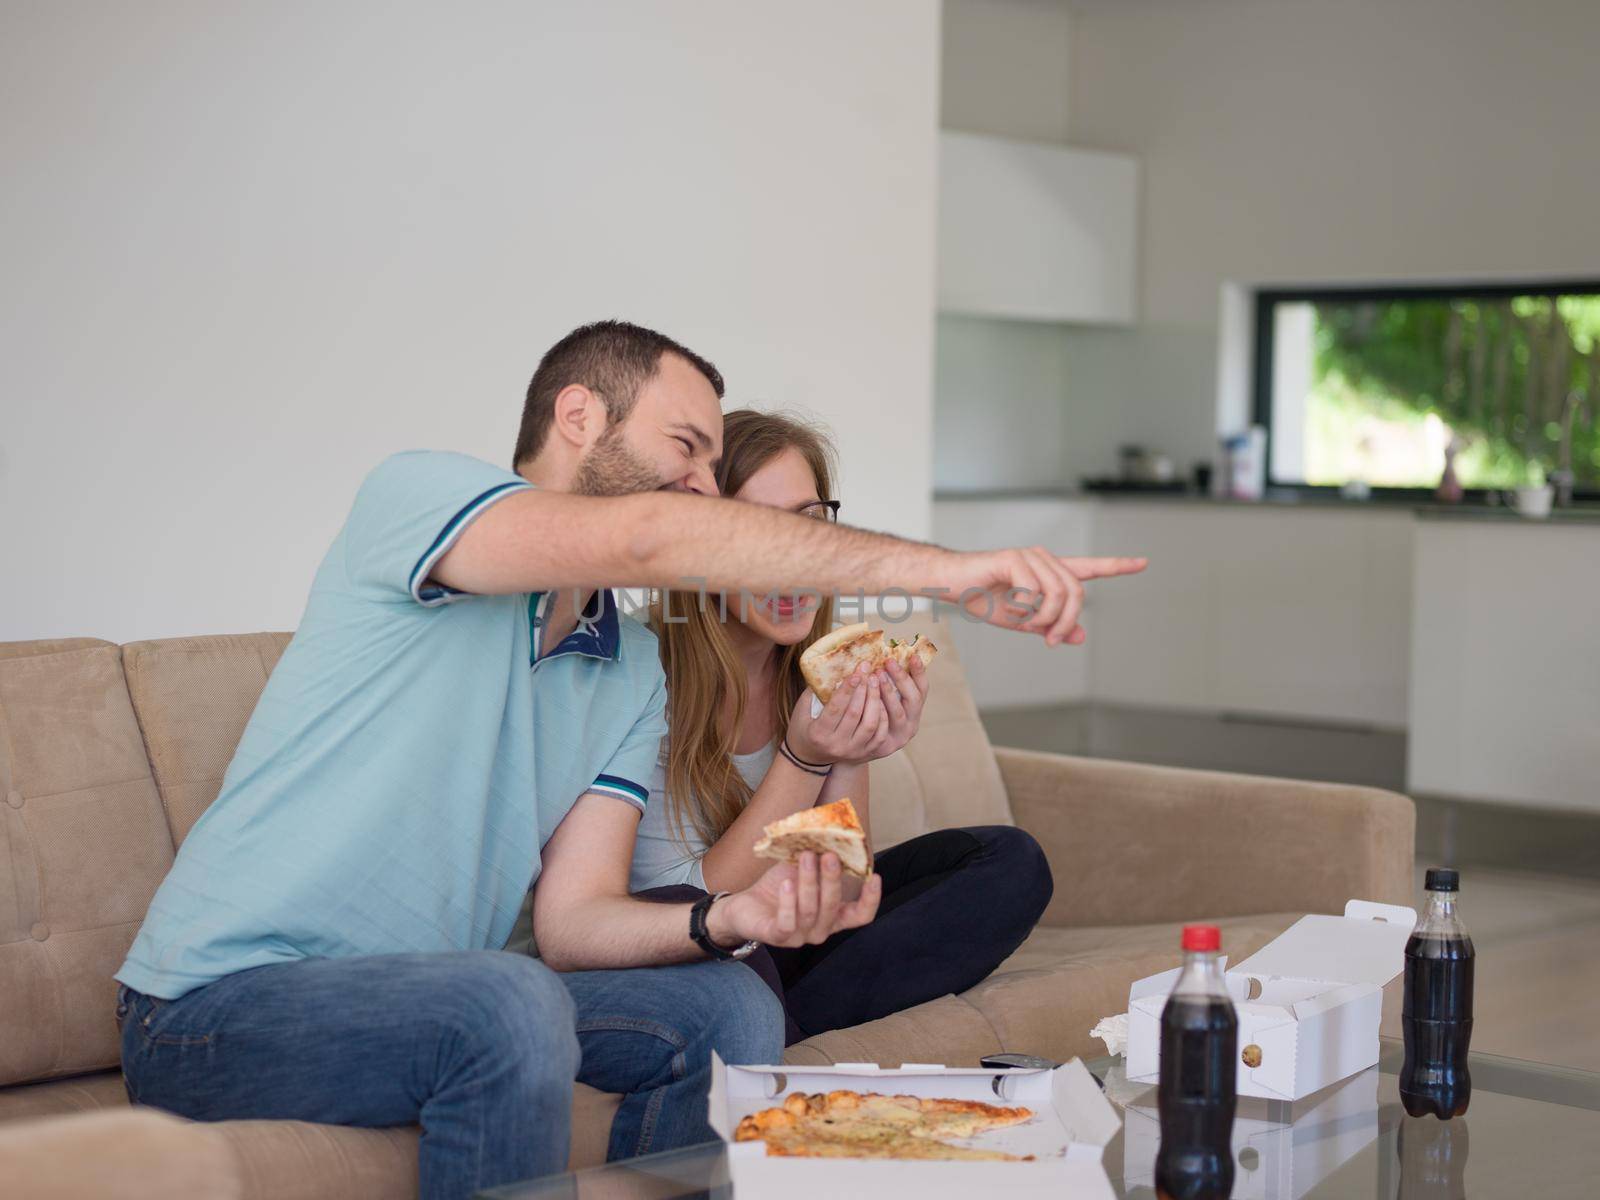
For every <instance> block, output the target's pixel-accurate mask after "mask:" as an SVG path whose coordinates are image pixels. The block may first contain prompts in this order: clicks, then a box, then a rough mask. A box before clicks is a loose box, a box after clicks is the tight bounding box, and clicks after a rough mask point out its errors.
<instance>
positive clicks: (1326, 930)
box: [1127, 900, 1417, 1100]
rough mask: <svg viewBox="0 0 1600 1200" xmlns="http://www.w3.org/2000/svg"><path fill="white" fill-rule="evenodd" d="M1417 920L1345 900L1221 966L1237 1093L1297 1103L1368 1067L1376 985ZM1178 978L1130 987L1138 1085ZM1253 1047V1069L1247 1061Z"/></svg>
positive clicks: (1150, 1071)
mask: <svg viewBox="0 0 1600 1200" xmlns="http://www.w3.org/2000/svg"><path fill="white" fill-rule="evenodd" d="M1416 923H1417V914H1416V912H1415V911H1414V910H1412V909H1409V908H1404V907H1401V906H1400V905H1395V904H1377V903H1374V902H1372V901H1370V900H1351V901H1350V902H1349V903H1348V904H1346V905H1345V907H1344V916H1342V917H1331V916H1322V915H1313V916H1307V917H1301V918H1300V919H1299V920H1298V921H1296V922H1295V923H1294V924H1293V925H1292V926H1290V927H1289V929H1288V930H1286V931H1285V932H1284V933H1282V934H1281V935H1279V936H1278V937H1276V938H1274V939H1273V940H1272V941H1270V942H1268V943H1267V944H1266V945H1265V946H1263V947H1262V948H1261V949H1260V950H1258V951H1257V952H1256V953H1255V954H1252V955H1251V956H1250V957H1249V958H1247V959H1245V961H1244V962H1242V963H1240V964H1239V965H1238V966H1236V967H1233V968H1231V969H1229V970H1227V972H1226V973H1225V974H1224V976H1223V981H1224V983H1225V984H1226V985H1227V988H1228V994H1229V995H1230V996H1231V997H1232V998H1233V1006H1234V1009H1235V1010H1236V1011H1237V1012H1238V1014H1239V1052H1240V1053H1239V1063H1238V1064H1237V1066H1238V1090H1239V1095H1241V1096H1259V1097H1261V1098H1262V1099H1265V1100H1298V1099H1300V1098H1301V1097H1302V1096H1309V1095H1310V1094H1311V1093H1312V1092H1316V1091H1320V1090H1321V1089H1323V1088H1325V1087H1327V1086H1328V1085H1329V1084H1331V1083H1337V1082H1338V1081H1339V1080H1341V1079H1345V1078H1347V1077H1349V1076H1351V1075H1354V1074H1355V1073H1356V1072H1357V1071H1363V1070H1365V1069H1366V1068H1368V1067H1370V1066H1372V1065H1373V1064H1374V1063H1376V1062H1377V1061H1378V1022H1379V1019H1380V1017H1381V1015H1382V1008H1383V985H1384V984H1386V983H1388V982H1389V981H1390V980H1391V979H1393V978H1395V976H1397V975H1399V974H1400V971H1401V970H1402V968H1403V967H1404V966H1405V946H1406V939H1407V938H1409V937H1410V936H1411V930H1412V928H1413V927H1414V926H1415V925H1416ZM1225 965H1226V964H1225ZM1177 980H1178V971H1177V970H1172V971H1163V972H1162V973H1161V974H1159V975H1151V976H1149V977H1147V978H1145V979H1141V980H1139V981H1138V982H1137V983H1135V984H1134V985H1133V986H1132V987H1131V988H1130V989H1129V990H1128V1067H1127V1070H1128V1078H1129V1079H1130V1080H1132V1081H1134V1082H1136V1083H1154V1082H1156V1081H1157V1079H1158V1078H1159V1077H1160V1073H1161V1064H1160V1052H1161V1010H1162V1008H1163V1007H1165V1005H1166V1003H1167V995H1168V993H1170V992H1171V991H1172V987H1173V984H1175V983H1176V982H1177ZM1251 1048H1254V1051H1252V1049H1251ZM1254 1052H1259V1055H1260V1061H1259V1062H1258V1063H1257V1065H1255V1066H1253V1067H1252V1066H1249V1065H1247V1063H1246V1061H1245V1059H1246V1055H1247V1053H1248V1054H1250V1056H1251V1057H1254Z"/></svg>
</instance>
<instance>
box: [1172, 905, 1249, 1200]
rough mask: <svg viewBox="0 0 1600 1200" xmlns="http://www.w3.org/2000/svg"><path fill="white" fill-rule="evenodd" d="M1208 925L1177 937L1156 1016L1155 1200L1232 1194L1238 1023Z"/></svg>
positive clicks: (1216, 1199) (1215, 935) (1220, 1199)
mask: <svg viewBox="0 0 1600 1200" xmlns="http://www.w3.org/2000/svg"><path fill="white" fill-rule="evenodd" d="M1221 948H1222V935H1221V934H1220V933H1219V932H1218V930H1217V927H1216V926H1215V925H1187V926H1185V927H1184V930H1183V971H1182V973H1181V974H1180V975H1179V976H1178V982H1177V984H1176V985H1175V986H1174V987H1173V989H1172V995H1171V996H1170V997H1168V999H1167V1006H1166V1008H1164V1009H1163V1010H1162V1012H1161V1082H1160V1085H1159V1087H1158V1091H1157V1097H1158V1103H1159V1106H1160V1109H1161V1150H1160V1152H1159V1153H1158V1154H1157V1155H1156V1195H1158V1196H1159V1197H1161V1200H1225V1198H1226V1197H1227V1196H1228V1195H1229V1194H1230V1193H1232V1191H1233V1110H1234V1107H1235V1105H1236V1104H1237V1100H1238V1093H1237V1090H1236V1087H1235V1072H1236V1071H1237V1070H1238V1067H1237V1065H1236V1063H1237V1057H1238V1044H1239V1018H1238V1016H1237V1015H1235V1013H1234V1011H1233V1002H1232V1001H1231V1000H1229V999H1228V992H1227V989H1226V988H1224V987H1223V985H1222V968H1221V965H1220V964H1219V963H1218V961H1217V952H1218V951H1219V950H1220V949H1221Z"/></svg>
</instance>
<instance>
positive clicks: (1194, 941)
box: [1183, 925, 1222, 950]
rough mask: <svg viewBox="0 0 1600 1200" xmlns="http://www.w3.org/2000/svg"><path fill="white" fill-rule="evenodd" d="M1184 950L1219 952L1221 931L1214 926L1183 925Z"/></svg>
mask: <svg viewBox="0 0 1600 1200" xmlns="http://www.w3.org/2000/svg"><path fill="white" fill-rule="evenodd" d="M1183 948H1184V949H1185V950H1221V949H1222V930H1220V929H1218V928H1217V927H1216V926H1215V925H1185V926H1184V927H1183Z"/></svg>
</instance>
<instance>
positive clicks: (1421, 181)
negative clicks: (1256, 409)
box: [1068, 0, 1600, 459]
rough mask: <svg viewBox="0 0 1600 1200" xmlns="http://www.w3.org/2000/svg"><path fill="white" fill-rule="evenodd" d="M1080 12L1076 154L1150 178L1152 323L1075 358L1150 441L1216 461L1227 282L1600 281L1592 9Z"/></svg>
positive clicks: (1571, 3)
mask: <svg viewBox="0 0 1600 1200" xmlns="http://www.w3.org/2000/svg"><path fill="white" fill-rule="evenodd" d="M1070 11H1071V28H1072V36H1071V49H1072V61H1071V66H1070V70H1069V73H1068V74H1069V81H1070V88H1071V91H1070V105H1071V108H1070V111H1071V137H1072V141H1074V142H1075V143H1078V144H1082V145H1086V146H1098V147H1102V148H1107V149H1116V150H1123V151H1127V152H1130V153H1133V154H1135V155H1137V156H1138V157H1139V160H1140V162H1141V165H1142V169H1143V172H1144V174H1143V201H1142V205H1143V213H1142V224H1141V230H1140V232H1141V242H1140V259H1141V279H1142V287H1141V293H1142V295H1141V306H1142V307H1141V311H1142V317H1143V325H1142V327H1141V329H1140V331H1139V335H1138V337H1137V338H1134V339H1127V338H1121V337H1119V336H1118V335H1116V334H1106V333H1099V332H1096V331H1083V332H1081V333H1079V334H1075V335H1074V339H1075V340H1074V347H1073V357H1072V359H1071V363H1072V378H1073V381H1074V384H1073V386H1074V389H1076V386H1077V384H1078V383H1079V382H1082V383H1084V384H1085V385H1086V386H1091V387H1096V388H1101V387H1103V386H1105V385H1106V384H1109V383H1115V382H1116V381H1119V380H1120V381H1128V383H1127V386H1128V387H1129V393H1128V403H1127V405H1126V407H1125V409H1124V411H1125V413H1126V415H1127V420H1128V431H1129V437H1130V439H1131V438H1132V436H1133V435H1134V434H1135V433H1137V436H1138V437H1140V438H1145V439H1147V440H1153V439H1154V437H1155V435H1156V434H1158V433H1159V434H1160V435H1161V437H1162V442H1161V444H1162V445H1163V446H1164V447H1165V448H1166V449H1168V450H1169V451H1172V452H1174V453H1176V454H1177V455H1178V456H1179V457H1180V458H1182V459H1188V458H1191V457H1199V456H1204V455H1208V454H1210V453H1211V450H1212V438H1213V432H1214V408H1213V403H1212V391H1213V380H1214V363H1215V347H1216V328H1217V318H1218V290H1219V287H1220V285H1221V284H1222V283H1223V281H1224V280H1228V279H1236V280H1244V281H1255V282H1262V281H1266V282H1326V281H1339V280H1379V279H1403V278H1408V277H1409V278H1416V277H1424V278H1437V277H1446V276H1456V277H1461V276H1468V277H1471V276H1481V277H1488V276H1517V275H1528V274H1550V273H1554V274H1565V275H1584V274H1588V275H1593V274H1595V273H1597V272H1600V237H1597V235H1596V223H1595V206H1594V197H1595V196H1596V195H1597V194H1600V156H1597V155H1596V154H1595V153H1593V150H1594V144H1595V134H1594V115H1593V114H1594V88H1593V73H1594V72H1593V64H1594V62H1595V60H1596V58H1597V56H1600V21H1597V20H1596V13H1595V6H1594V4H1593V3H1592V2H1590V0H1540V3H1537V4H1528V3H1523V2H1519V0H1406V2H1405V3H1403V4H1402V3H1395V2H1394V0H1340V2H1339V3H1335V4H1330V3H1327V2H1326V0H1206V3H1203V4H1197V3H1195V2H1194V0H1139V2H1138V3H1127V2H1125V0H1073V3H1072V4H1071V5H1070ZM1076 401H1077V394H1076V391H1075V390H1074V394H1073V395H1072V396H1070V397H1069V404H1070V403H1076ZM1114 449H1115V446H1114V444H1112V443H1108V444H1107V446H1106V447H1105V453H1106V454H1108V455H1109V454H1110V453H1111V452H1113V451H1114Z"/></svg>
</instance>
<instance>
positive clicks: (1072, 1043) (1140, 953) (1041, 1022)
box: [784, 913, 1303, 1067]
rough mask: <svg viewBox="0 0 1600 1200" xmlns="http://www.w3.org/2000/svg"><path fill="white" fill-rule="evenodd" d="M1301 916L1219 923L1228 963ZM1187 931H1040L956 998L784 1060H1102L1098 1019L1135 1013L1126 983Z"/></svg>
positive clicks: (812, 1043) (1162, 967)
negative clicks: (1004, 1055) (1093, 1032)
mask: <svg viewBox="0 0 1600 1200" xmlns="http://www.w3.org/2000/svg"><path fill="white" fill-rule="evenodd" d="M1302 915H1303V914H1301V913H1270V914H1267V915H1263V916H1255V917H1233V918H1229V919H1225V920H1221V921H1217V922H1214V923H1215V924H1217V925H1220V926H1221V928H1222V946H1223V949H1224V950H1226V951H1227V952H1228V956H1229V958H1230V959H1232V960H1234V961H1238V960H1240V959H1243V958H1244V957H1245V956H1246V955H1249V954H1253V953H1255V951H1257V950H1259V949H1260V948H1261V947H1262V946H1264V945H1266V943H1267V942H1269V941H1271V940H1272V939H1273V938H1274V937H1276V936H1277V935H1278V934H1280V933H1282V932H1283V931H1284V930H1285V929H1287V928H1288V927H1289V926H1290V925H1292V924H1294V922H1295V921H1297V920H1299V919H1300V917H1301V916H1302ZM1182 928H1183V926H1182V925H1181V924H1174V925H1118V926H1105V927H1100V928H1084V929H1061V928H1051V927H1047V926H1044V927H1040V928H1039V929H1036V930H1034V932H1033V935H1032V936H1031V937H1030V938H1029V939H1028V940H1027V941H1026V942H1024V943H1023V944H1022V946H1021V948H1020V949H1018V950H1017V952H1016V953H1015V954H1013V955H1012V956H1011V957H1010V958H1008V959H1007V960H1006V961H1005V962H1004V963H1002V964H1001V965H1000V967H999V969H998V970H996V971H995V973H994V974H993V975H991V976H989V978H988V979H985V980H984V981H983V982H982V983H980V984H979V985H978V986H977V987H975V988H971V989H970V990H968V991H966V992H963V993H962V994H961V995H959V996H942V997H940V998H939V999H937V1000H930V1001H928V1002H927V1003H926V1004H919V1005H918V1006H917V1007H915V1008H911V1009H907V1010H906V1011H905V1012H900V1013H895V1014H894V1015H893V1016H889V1017H884V1018H883V1019H881V1020H878V1021H869V1022H867V1023H866V1024H864V1025H857V1026H856V1027H855V1028H853V1029H840V1030H834V1031H833V1032H831V1033H823V1034H818V1035H817V1036H816V1037H812V1038H807V1039H806V1040H805V1041H803V1042H800V1043H798V1044H796V1045H794V1046H791V1047H789V1050H788V1052H787V1053H785V1055H784V1061H785V1062H792V1063H804V1064H807V1065H811V1066H817V1065H824V1064H827V1063H835V1062H875V1063H879V1064H882V1065H884V1066H899V1065H900V1064H901V1063H903V1062H929V1061H933V1062H940V1063H943V1064H944V1065H946V1066H952V1067H973V1066H977V1065H978V1059H980V1058H982V1057H983V1056H984V1055H986V1054H997V1053H1000V1052H1002V1051H1010V1052H1014V1053H1021V1054H1038V1055H1042V1056H1043V1057H1045V1058H1051V1059H1054V1060H1056V1061H1057V1062H1065V1061H1066V1060H1067V1059H1069V1058H1073V1057H1079V1058H1099V1057H1101V1056H1103V1055H1104V1054H1105V1052H1106V1051H1105V1043H1103V1042H1100V1041H1098V1040H1096V1039H1094V1038H1091V1037H1090V1036H1089V1030H1090V1029H1092V1028H1093V1027H1094V1025H1095V1023H1096V1022H1097V1021H1099V1020H1100V1018H1101V1017H1108V1016H1111V1015H1113V1014H1115V1013H1121V1012H1127V1011H1128V987H1129V985H1130V984H1132V983H1133V982H1134V981H1135V980H1137V979H1143V978H1144V977H1145V976H1146V975H1154V974H1155V973H1156V972H1158V971H1166V970H1169V969H1170V968H1172V967H1175V966H1178V965H1179V963H1180V961H1181V959H1182V955H1181V953H1180V952H1179V950H1178V948H1177V947H1178V936H1179V933H1180V931H1181V930H1182Z"/></svg>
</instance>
